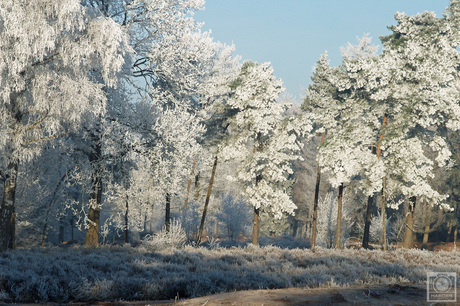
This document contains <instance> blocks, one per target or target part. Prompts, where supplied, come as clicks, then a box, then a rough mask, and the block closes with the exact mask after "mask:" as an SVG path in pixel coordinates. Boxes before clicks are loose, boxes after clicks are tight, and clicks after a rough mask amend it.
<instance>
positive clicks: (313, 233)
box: [311, 132, 326, 250]
mask: <svg viewBox="0 0 460 306" xmlns="http://www.w3.org/2000/svg"><path fill="white" fill-rule="evenodd" d="M325 138H326V132H323V134H322V135H321V143H323V142H324V139H325ZM320 182H321V167H320V166H319V164H318V170H317V171H316V185H315V200H314V202H313V220H312V229H311V249H312V250H313V249H315V246H316V222H317V219H318V201H319V185H320Z"/></svg>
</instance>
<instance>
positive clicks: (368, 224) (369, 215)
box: [362, 196, 374, 249]
mask: <svg viewBox="0 0 460 306" xmlns="http://www.w3.org/2000/svg"><path fill="white" fill-rule="evenodd" d="M373 204H374V196H370V197H368V198H367V209H366V221H365V223H364V235H363V244H362V246H363V248H365V249H368V248H369V236H370V235H369V229H370V227H371V220H372V206H373Z"/></svg>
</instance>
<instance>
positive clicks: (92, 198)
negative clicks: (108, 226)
mask: <svg viewBox="0 0 460 306" xmlns="http://www.w3.org/2000/svg"><path fill="white" fill-rule="evenodd" d="M91 139H92V141H93V146H92V149H93V150H92V152H91V153H90V154H89V162H90V164H91V191H90V194H89V209H88V221H89V224H88V229H87V231H86V238H85V246H87V247H95V246H99V220H100V215H101V203H102V169H101V162H102V147H101V142H100V139H99V137H98V136H95V135H92V137H91Z"/></svg>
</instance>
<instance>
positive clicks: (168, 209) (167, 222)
mask: <svg viewBox="0 0 460 306" xmlns="http://www.w3.org/2000/svg"><path fill="white" fill-rule="evenodd" d="M165 230H166V232H167V233H169V231H170V230H171V195H170V194H169V193H167V194H166V212H165Z"/></svg>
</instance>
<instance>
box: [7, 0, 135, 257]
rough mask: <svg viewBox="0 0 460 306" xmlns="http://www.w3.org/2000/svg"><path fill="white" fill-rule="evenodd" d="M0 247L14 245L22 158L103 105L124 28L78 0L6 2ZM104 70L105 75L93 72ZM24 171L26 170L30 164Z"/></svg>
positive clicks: (119, 56) (117, 61)
mask: <svg viewBox="0 0 460 306" xmlns="http://www.w3.org/2000/svg"><path fill="white" fill-rule="evenodd" d="M0 21H1V24H2V27H1V29H0V37H1V39H0V44H1V48H0V50H1V51H0V54H1V55H0V58H1V59H0V83H1V92H0V97H1V100H0V125H1V129H2V131H3V132H2V134H1V136H0V150H1V151H2V152H1V154H0V156H1V159H0V174H1V179H2V181H3V184H4V188H3V200H2V204H1V209H0V218H1V222H0V224H1V225H0V237H1V238H0V239H1V243H0V250H5V249H7V248H12V247H14V227H15V225H14V223H15V222H14V220H15V190H16V186H17V183H18V182H17V180H16V178H17V174H18V171H19V170H20V168H19V166H20V161H21V160H24V159H27V158H30V157H31V156H33V155H34V154H37V153H38V152H40V144H41V143H43V142H44V141H46V140H50V139H52V138H56V137H59V135H62V134H64V133H67V132H68V131H70V130H72V129H74V128H76V127H77V126H78V124H79V122H80V118H81V115H82V114H85V113H92V114H93V115H98V114H100V113H101V112H102V111H103V110H104V107H103V105H104V103H105V95H104V93H103V90H102V87H103V86H104V85H108V86H111V85H114V84H115V80H116V72H117V71H118V70H119V69H120V68H121V66H122V64H123V54H122V53H123V45H124V43H125V42H126V38H125V34H124V32H123V31H122V30H121V28H120V27H119V26H118V25H117V24H116V23H115V22H113V21H112V20H110V19H106V18H103V17H95V14H94V12H91V11H89V10H88V9H86V8H84V7H82V6H81V5H80V3H79V1H72V0H61V1H3V2H2V4H1V6H0ZM94 68H98V69H100V71H101V76H102V80H97V79H95V78H94V77H92V75H91V73H90V72H91V71H92V69H94ZM24 171H25V170H24Z"/></svg>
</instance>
